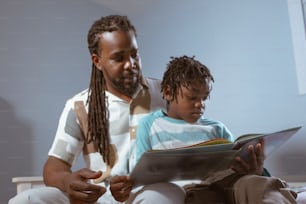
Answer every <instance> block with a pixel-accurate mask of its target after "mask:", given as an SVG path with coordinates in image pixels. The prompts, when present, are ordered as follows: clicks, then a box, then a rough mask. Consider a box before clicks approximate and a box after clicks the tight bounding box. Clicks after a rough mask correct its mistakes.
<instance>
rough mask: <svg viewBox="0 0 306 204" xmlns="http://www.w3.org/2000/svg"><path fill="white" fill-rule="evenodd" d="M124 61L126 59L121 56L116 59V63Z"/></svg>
mask: <svg viewBox="0 0 306 204" xmlns="http://www.w3.org/2000/svg"><path fill="white" fill-rule="evenodd" d="M123 59H124V57H123V56H121V55H119V56H116V57H115V58H114V60H115V61H117V62H122V61H123Z"/></svg>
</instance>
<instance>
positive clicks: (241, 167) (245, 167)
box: [232, 139, 265, 176]
mask: <svg viewBox="0 0 306 204" xmlns="http://www.w3.org/2000/svg"><path fill="white" fill-rule="evenodd" d="M264 159H265V154H264V140H263V139H261V140H260V141H259V143H257V144H256V145H255V148H254V146H253V145H250V146H248V161H245V160H243V159H242V158H241V157H237V158H236V159H235V161H236V162H235V164H234V165H233V166H232V169H233V170H234V171H235V172H238V173H246V174H256V175H259V176H261V175H262V174H263V168H264V167H263V166H264Z"/></svg>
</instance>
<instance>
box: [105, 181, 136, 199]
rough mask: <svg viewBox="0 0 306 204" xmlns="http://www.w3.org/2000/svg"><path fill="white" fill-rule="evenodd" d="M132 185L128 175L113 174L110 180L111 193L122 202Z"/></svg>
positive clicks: (127, 195)
mask: <svg viewBox="0 0 306 204" xmlns="http://www.w3.org/2000/svg"><path fill="white" fill-rule="evenodd" d="M132 187H133V181H132V180H130V177H129V176H114V177H112V178H111V180H110V190H111V193H112V195H113V197H114V198H115V199H116V200H117V201H119V202H124V201H126V200H127V199H128V198H129V195H130V192H131V190H132Z"/></svg>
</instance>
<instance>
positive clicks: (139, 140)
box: [136, 117, 152, 162]
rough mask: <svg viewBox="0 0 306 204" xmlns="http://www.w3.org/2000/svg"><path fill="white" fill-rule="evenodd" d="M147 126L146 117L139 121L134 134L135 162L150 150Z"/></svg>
mask: <svg viewBox="0 0 306 204" xmlns="http://www.w3.org/2000/svg"><path fill="white" fill-rule="evenodd" d="M149 126H150V125H149V124H148V121H147V117H144V118H143V119H142V120H140V121H139V124H138V128H137V134H136V162H137V161H138V160H139V159H140V157H141V155H142V154H143V153H145V152H146V151H148V150H152V144H151V139H150V127H149Z"/></svg>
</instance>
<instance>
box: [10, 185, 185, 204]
mask: <svg viewBox="0 0 306 204" xmlns="http://www.w3.org/2000/svg"><path fill="white" fill-rule="evenodd" d="M184 199H185V192H184V190H183V189H182V188H181V187H179V186H177V185H175V184H172V183H157V184H152V185H147V186H145V187H142V188H138V189H135V190H134V191H133V192H132V193H131V195H130V198H129V199H128V200H127V201H126V202H125V203H127V204H136V203H137V204H141V203H143V204H153V203H154V204H156V203H162V204H183V203H184ZM30 203H31V204H69V199H68V197H67V196H66V194H65V193H63V192H62V191H60V190H58V189H57V188H53V187H42V188H35V189H30V190H27V191H23V192H21V193H20V194H18V195H16V196H15V197H14V198H12V199H11V200H10V201H9V204H30ZM97 203H98V204H118V203H121V202H117V201H115V200H114V199H113V198H112V197H111V195H110V193H109V191H108V193H105V194H104V195H103V196H102V197H101V198H100V199H99V200H98V202H97Z"/></svg>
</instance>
